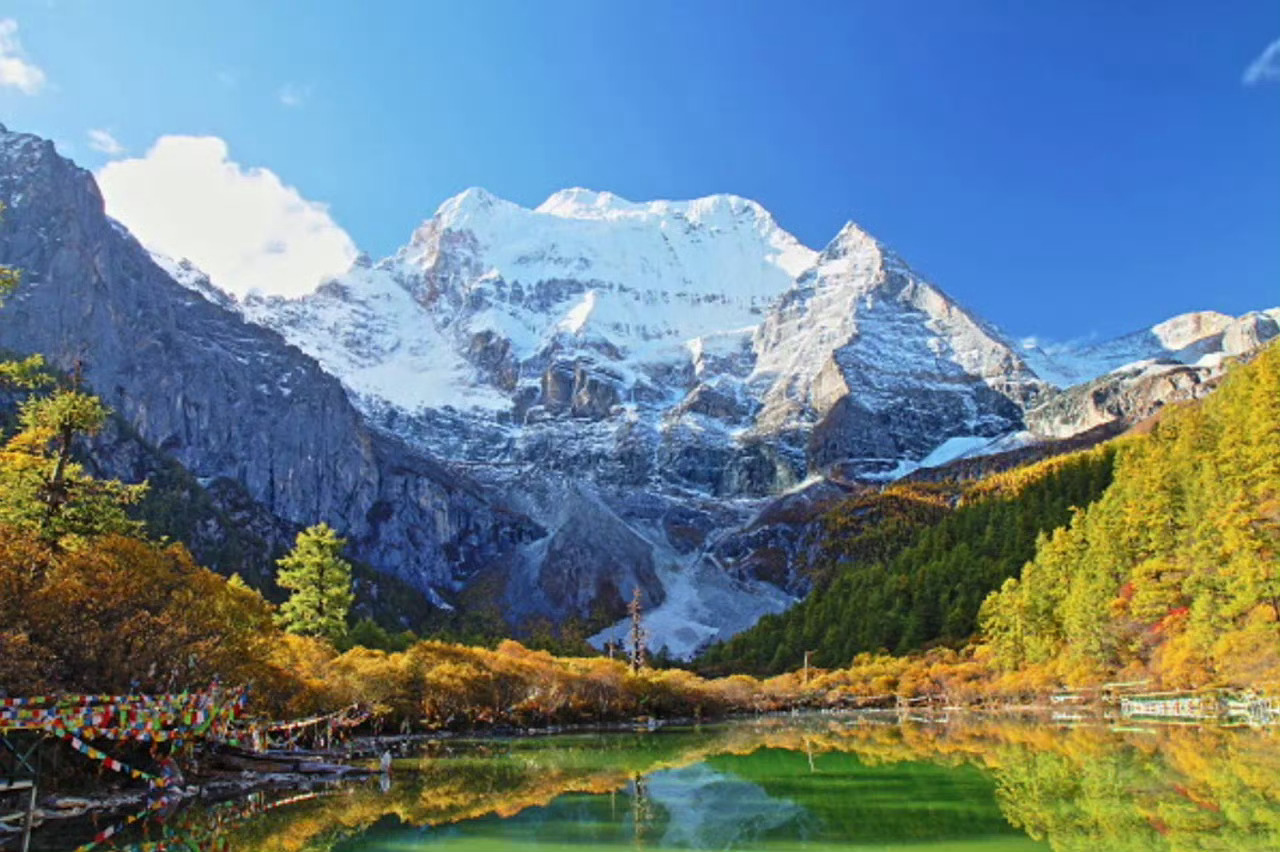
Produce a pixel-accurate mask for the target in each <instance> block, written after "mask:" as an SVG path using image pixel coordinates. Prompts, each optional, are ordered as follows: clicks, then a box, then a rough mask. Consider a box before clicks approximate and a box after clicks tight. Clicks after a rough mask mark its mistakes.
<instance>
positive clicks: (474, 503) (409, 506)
mask: <svg viewBox="0 0 1280 852" xmlns="http://www.w3.org/2000/svg"><path fill="white" fill-rule="evenodd" d="M0 200H2V201H3V202H4V204H5V207H6V209H5V212H4V217H3V220H0V264H3V265H7V266H13V267H17V268H18V269H20V270H21V271H22V276H23V280H22V285H21V287H20V288H19V290H18V292H17V293H16V294H15V295H14V296H13V297H12V298H11V299H10V300H9V302H8V303H7V304H6V306H5V307H4V309H3V313H0V347H3V348H5V349H8V350H12V351H16V352H40V353H43V354H45V355H46V356H47V357H48V358H49V359H50V360H51V361H52V362H53V363H54V364H55V365H57V366H59V367H61V368H64V369H69V368H71V367H72V366H73V365H76V364H81V365H83V370H84V375H85V377H86V378H87V379H88V381H89V383H90V384H91V386H92V387H93V388H94V389H95V391H97V392H98V393H99V394H100V395H101V396H102V397H103V398H104V399H105V400H106V402H107V403H108V404H109V405H110V406H111V407H112V408H113V409H114V410H115V411H117V412H118V413H119V414H120V415H122V416H123V417H124V418H125V420H127V421H128V423H130V424H131V425H132V426H133V428H135V429H136V430H137V431H138V432H139V433H140V434H141V435H142V436H143V437H144V438H145V439H146V440H147V441H148V442H150V443H151V444H153V445H155V446H157V447H159V448H160V449H161V450H163V451H165V452H167V453H169V454H170V455H172V456H173V457H174V458H176V459H177V460H179V461H180V462H181V463H182V464H183V465H184V466H185V467H186V468H187V469H188V470H190V471H191V472H192V473H194V474H195V475H196V476H198V477H201V478H206V479H208V480H213V479H218V478H226V479H229V480H233V481H235V482H238V483H240V484H242V485H243V486H244V488H245V489H246V490H247V492H248V493H249V494H250V495H251V496H252V497H253V498H254V499H255V500H257V501H259V502H260V503H261V504H262V505H263V506H264V507H265V508H266V509H267V510H269V511H270V512H271V513H272V514H274V515H276V516H278V517H280V518H282V519H285V520H287V521H290V522H293V523H311V522H314V521H317V520H321V519H324V520H328V521H329V522H330V523H332V524H334V525H335V526H336V527H338V528H339V529H341V530H342V531H343V532H344V533H346V534H348V535H350V536H351V537H352V538H353V540H354V544H355V552H356V554H357V555H358V556H360V557H361V558H363V559H366V560H368V561H369V562H371V563H373V564H375V565H379V566H382V567H384V568H385V567H391V566H394V567H395V570H396V571H397V573H400V574H401V575H402V576H404V577H407V578H410V579H412V580H414V581H415V582H416V583H417V584H418V585H419V586H420V587H422V588H428V587H432V586H443V587H447V586H448V585H450V584H453V583H456V582H458V581H460V580H461V579H462V578H463V577H465V575H466V573H467V571H468V570H469V569H470V568H471V567H472V566H475V565H477V564H479V563H481V562H483V561H485V560H496V559H502V558H503V557H504V554H506V553H508V552H509V551H511V550H512V549H513V547H514V546H515V545H517V544H519V543H520V542H522V541H525V540H527V539H530V538H533V537H536V536H537V535H539V534H540V530H539V529H538V527H537V526H536V525H535V524H532V523H531V522H529V521H528V519H526V518H524V517H522V516H520V515H518V514H516V513H512V512H510V511H507V510H505V509H504V508H503V507H502V506H501V505H500V504H499V503H497V502H495V501H492V500H490V499H489V498H488V497H487V496H486V495H485V494H484V493H483V492H482V491H481V489H479V488H478V487H477V486H476V485H475V484H474V483H472V482H470V481H469V480H468V479H467V478H466V477H465V476H462V475H460V474H458V473H456V472H452V471H449V470H447V469H445V468H444V467H442V466H441V465H439V464H438V463H436V462H434V461H432V460H430V459H428V458H426V457H425V456H423V455H422V454H421V453H419V452H417V451H415V450H413V449H411V448H409V447H407V446H405V445H404V444H403V443H402V442H401V441H399V440H397V439H395V438H393V437H391V436H389V435H386V434H384V433H381V432H378V431H375V430H371V429H369V428H368V427H367V426H366V425H365V423H364V420H363V418H362V416H361V414H360V413H359V412H358V411H357V410H356V409H355V408H354V407H353V406H352V404H351V402H350V401H349V400H348V398H347V394H346V392H345V391H344V390H343V388H342V386H341V384H340V383H339V382H338V381H337V380H336V379H334V378H333V377H331V376H329V375H327V374H326V373H325V372H324V371H322V370H321V369H320V368H319V367H318V365H317V364H316V363H315V361H313V360H312V359H311V358H310V357H308V356H306V355H304V354H303V353H302V352H300V351H298V350H297V349H296V348H294V347H292V346H290V345H288V344H287V343H286V342H285V341H284V340H282V339H281V338H280V337H279V335H277V334H275V333H274V332H272V331H270V330H268V329H264V328H261V327H259V326H255V325H253V324H250V323H247V322H246V321H245V320H244V319H243V318H242V317H241V316H240V315H239V314H238V313H237V312H235V311H232V310H228V309H227V308H226V307H224V306H223V305H220V304H217V303H215V302H213V301H210V300H209V299H207V298H206V297H205V296H203V295H201V294H199V293H196V292H193V291H192V290H191V289H189V288H188V287H186V286H183V285H182V284H179V283H177V282H176V281H175V280H174V279H173V278H172V277H171V276H170V275H169V274H168V273H166V271H165V270H163V269H162V268H161V267H160V266H158V265H157V264H156V263H155V262H154V261H153V259H152V258H151V256H150V255H149V254H148V253H147V252H146V251H145V250H144V249H143V248H142V247H141V246H140V245H139V244H138V243H137V242H136V241H135V240H134V239H133V238H132V237H131V236H130V235H129V234H128V233H127V232H126V231H125V230H124V229H123V228H122V227H120V226H119V225H118V224H116V223H114V222H112V221H110V220H109V219H108V218H107V217H106V216H105V215H104V213H103V203H102V198H101V196H100V195H99V193H98V190H97V188H96V186H95V184H94V181H93V178H92V176H91V175H90V174H89V173H88V172H86V171H84V170H82V169H79V168H77V167H75V166H74V165H73V164H72V163H70V162H69V161H67V160H65V159H63V158H61V157H60V156H58V155H57V154H56V153H55V151H54V149H53V145H52V143H50V142H47V141H43V140H40V139H38V138H36V137H33V136H27V135H22V134H15V133H9V132H7V131H4V130H3V129H0Z"/></svg>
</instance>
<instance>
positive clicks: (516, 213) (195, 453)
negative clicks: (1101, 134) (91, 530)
mask: <svg viewBox="0 0 1280 852" xmlns="http://www.w3.org/2000/svg"><path fill="white" fill-rule="evenodd" d="M0 202H3V204H4V206H5V210H4V216H3V219H0V266H11V267H15V268H18V269H20V270H22V275H23V279H22V284H21V287H20V288H19V290H18V291H17V292H16V293H15V294H14V295H13V297H12V298H11V299H10V301H9V302H8V304H7V305H6V307H5V312H6V321H5V322H4V323H0V349H4V350H9V351H12V352H16V353H36V352H39V353H44V354H45V355H46V356H48V357H49V358H50V360H51V361H52V362H53V363H54V364H55V365H56V366H57V367H59V368H61V369H63V370H67V371H72V370H80V371H82V372H83V376H84V378H85V379H86V381H87V382H88V384H89V385H90V386H91V387H92V389H93V390H94V391H95V392H96V393H97V394H99V395H100V396H101V397H102V398H103V399H104V401H105V402H106V403H107V404H108V405H109V406H110V407H111V408H112V409H113V410H114V411H115V412H116V413H117V414H118V415H119V422H118V424H117V426H116V427H115V428H114V429H113V430H109V432H108V433H107V434H104V435H103V436H101V437H100V438H99V439H98V441H99V443H100V444H101V446H100V447H98V452H96V453H95V457H96V458H98V459H100V460H105V462H104V463H105V464H106V465H107V466H108V467H109V468H110V470H109V471H108V472H109V473H111V474H112V475H114V476H119V477H121V478H124V479H126V480H132V481H138V480H140V479H143V478H147V477H148V476H154V475H155V473H156V471H157V470H159V469H161V468H162V467H163V465H165V464H172V463H174V462H176V463H178V464H180V465H181V466H182V468H185V470H186V471H188V472H189V473H190V474H191V476H192V477H194V480H193V481H192V482H193V484H192V485H191V486H190V488H189V491H191V492H192V493H196V492H198V497H199V500H200V501H204V502H205V503H208V504H210V505H212V506H214V507H215V509H216V511H215V512H212V514H210V515H209V518H216V517H219V516H224V515H227V514H228V513H229V514H232V515H235V516H236V517H237V518H238V519H239V520H240V522H241V523H242V524H243V523H246V522H247V521H246V519H250V520H252V526H253V527H254V528H255V529H256V530H257V531H258V532H259V534H260V535H261V537H262V538H263V540H264V541H265V542H266V546H267V547H268V548H269V549H270V548H274V547H277V546H278V545H280V544H282V543H283V542H285V541H287V540H288V538H289V536H290V535H291V533H292V532H293V531H296V529H297V528H299V527H301V526H303V525H306V524H309V523H312V522H314V521H317V520H324V521H327V522H328V523H330V524H332V525H333V526H334V527H335V528H336V529H337V530H338V531H339V532H340V533H342V534H343V535H345V536H348V537H349V538H350V540H351V542H352V553H353V554H354V555H355V556H356V557H358V558H359V559H360V560H362V561H363V562H365V563H367V564H368V565H369V566H372V568H374V569H376V571H377V572H381V574H383V575H389V576H390V577H394V578H396V579H397V580H398V581H399V582H398V583H397V584H396V585H397V587H399V588H402V587H404V586H405V585H407V586H409V587H411V588H412V589H413V590H416V592H417V593H419V594H420V597H417V598H416V599H415V598H412V597H410V598H408V599H407V600H409V601H410V602H409V603H407V604H404V606H406V607H408V608H411V609H412V608H416V609H419V610H426V609H429V608H435V609H437V610H444V611H449V610H463V611H467V610H475V609H480V608H488V609H491V610H494V611H496V612H497V613H498V614H499V615H500V616H501V618H502V619H504V620H505V621H506V622H507V623H508V624H509V625H510V626H511V627H512V628H513V629H515V630H517V631H519V630H520V629H523V628H525V627H527V626H528V625H530V624H533V623H535V622H539V621H542V622H550V623H564V622H566V621H568V620H571V619H574V620H577V621H579V622H581V623H583V624H588V625H590V626H591V631H594V635H593V636H592V641H593V642H594V643H595V644H597V645H601V644H603V643H604V642H605V641H608V640H611V639H619V638H621V636H622V634H623V632H624V630H625V629H626V623H625V621H623V620H622V619H623V616H624V615H625V611H626V604H627V601H628V600H629V599H630V597H631V595H632V591H633V589H635V588H639V589H640V590H641V594H642V598H643V602H644V607H645V609H646V611H647V616H646V622H645V623H646V629H647V630H648V631H649V632H650V633H651V647H653V648H654V649H655V650H661V649H665V650H666V651H667V652H669V653H670V654H671V655H672V656H675V657H689V656H690V655H692V654H693V653H695V652H696V651H697V650H698V649H700V648H702V647H704V646H706V645H708V644H709V643H711V642H713V641H715V640H718V639H723V638H726V637H728V636H730V635H733V634H735V633H738V632H740V631H743V630H745V629H746V628H748V627H750V626H751V625H752V624H754V623H755V622H756V621H757V620H758V619H759V618H760V617H761V616H763V615H764V614H766V613H774V612H780V611H782V610H784V609H786V608H787V607H789V606H790V605H791V604H793V603H795V602H796V601H797V600H798V599H799V598H800V597H802V596H803V595H804V593H805V592H806V591H807V584H808V582H809V580H808V578H807V575H806V574H805V572H804V571H803V570H802V566H803V563H804V560H805V558H806V548H807V547H809V545H810V536H809V533H808V530H809V529H810V524H809V522H810V521H811V520H812V519H813V518H815V517H816V516H817V515H818V514H819V513H820V512H821V511H822V510H823V508H824V507H825V506H829V505H830V504H831V503H832V502H833V501H835V500H838V499H840V498H843V497H846V496H848V495H851V494H856V493H858V492H860V491H863V490H866V489H871V488H875V487H878V486H879V485H882V484H884V483H887V482H890V481H893V480H896V479H900V478H902V477H915V478H929V477H934V476H939V475H942V474H941V473H939V472H940V471H944V472H945V471H947V470H957V469H981V470H997V469H1000V468H1001V466H1002V465H1010V464H1013V463H1014V460H1016V461H1018V462H1021V461H1024V460H1026V459H1027V458H1030V457H1037V456H1044V455H1050V454H1053V453H1055V452H1058V451H1060V450H1061V449H1063V448H1067V447H1079V446H1085V445H1088V444H1090V443H1096V442H1098V441H1101V440H1103V439H1105V438H1108V437H1111V436H1113V435H1116V434H1118V433H1119V432H1121V431H1124V430H1125V429H1127V428H1129V427H1130V426H1132V425H1133V424H1135V423H1138V422H1139V421H1142V420H1144V419H1146V418H1148V417H1150V416H1152V415H1153V414H1155V413H1156V412H1157V411H1158V410H1159V409H1161V408H1162V407H1163V406H1166V405H1169V404H1170V403H1175V402H1180V401H1186V400H1192V399H1196V398H1199V397H1201V396H1203V395H1205V394H1206V393H1207V392H1209V391H1210V390H1211V389H1212V388H1213V387H1214V385H1215V384H1216V382H1217V380H1218V379H1219V378H1220V376H1221V375H1222V373H1223V371H1224V365H1225V362H1226V360H1227V359H1229V358H1231V357H1233V356H1247V355H1248V354H1249V353H1250V352H1252V351H1254V350H1255V349H1257V348H1258V347H1259V346H1260V345H1261V344H1263V343H1265V342H1266V341H1268V340H1270V339H1272V338H1274V337H1276V336H1277V335H1278V334H1280V309H1274V308H1273V309H1270V310H1261V311H1258V312H1255V313H1250V314H1246V315H1244V316H1241V317H1230V316H1226V315H1223V314H1220V313H1214V312H1211V311H1205V312H1199V313H1192V314H1185V315H1181V316H1177V317H1173V318H1171V319H1166V320H1164V321H1163V322H1160V323H1158V324H1156V325H1154V326H1152V327H1151V328H1149V329H1145V330H1141V331H1137V332H1135V333H1133V334H1129V335H1126V336H1124V337H1121V338H1119V339H1116V340H1109V341H1101V342H1099V341H1090V342H1088V343H1062V344H1047V343H1044V342H1042V341H1034V340H1031V339H1028V340H1025V341H1024V340H1018V339H1014V338H1011V337H1009V336H1007V335H1005V334H1004V333H1002V332H1001V331H1000V330H998V329H996V328H995V327H993V326H992V325H991V324H989V323H987V322H984V321H983V320H982V319H981V318H979V317H977V316H974V315H973V314H971V313H970V312H968V311H967V310H966V309H965V308H964V307H963V306H961V305H960V304H958V303H957V302H956V301H955V300H953V299H952V298H951V297H949V296H948V295H947V294H946V293H945V292H943V291H942V290H940V289H939V288H938V287H936V286H934V285H933V284H932V283H930V282H929V281H927V280H926V279H925V278H924V277H923V276H922V275H921V274H920V273H918V272H917V271H915V270H913V269H912V268H911V266H910V265H909V264H908V262H907V261H906V260H905V259H903V258H902V257H900V256H898V255H897V254H895V253H894V252H893V251H892V250H891V249H889V248H888V247H886V246H885V245H883V244H882V243H880V242H879V241H878V240H876V238H875V237H873V236H872V235H870V234H868V233H866V232H865V231H863V230H862V229H861V228H859V227H858V226H856V225H854V224H853V223H849V224H847V225H845V227H844V228H843V229H841V230H840V232H839V233H838V234H836V235H835V236H834V237H833V238H832V240H831V241H830V242H829V243H828V244H827V245H826V246H824V247H821V249H816V248H811V247H807V246H805V245H802V244H801V243H800V242H799V241H798V240H797V239H796V238H795V237H793V236H792V235H791V234H789V233H787V232H786V231H785V230H784V229H783V228H782V227H781V226H780V225H779V224H778V223H777V222H776V221H775V220H774V218H773V217H772V216H771V215H770V214H769V212H768V211H766V210H765V209H763V208H762V207H761V206H760V205H758V204H756V203H755V202H752V201H749V200H746V199H743V198H739V197H736V196H732V195H715V196H709V197H706V198H700V199H696V200H692V201H680V202H673V201H654V202H645V203H634V202H629V201H626V200H624V199H621V198H619V197H617V196H614V195H611V194H609V193H607V192H593V191H589V190H584V189H569V190H564V191H561V192H557V193H555V194H554V195H552V196H551V197H550V198H548V199H547V200H546V201H545V202H543V203H542V204H541V205H539V206H538V207H536V208H534V209H526V208H524V207H520V206H518V205H516V204H513V203H511V202H508V201H504V200H502V199H500V198H496V197H494V196H493V195H490V194H489V193H487V192H485V191H484V190H480V189H471V190H467V191H466V192H463V193H462V194H460V195H458V196H456V197H454V198H452V199H449V200H448V201H446V202H445V203H444V204H442V205H440V207H439V208H438V209H437V210H436V212H435V214H434V215H432V216H431V217H430V218H429V219H427V220H426V221H425V222H423V223H422V224H421V225H419V226H418V228H417V229H416V230H415V231H413V233H412V234H411V235H410V237H409V240H408V242H407V244H406V245H405V246H404V247H403V248H401V249H400V250H399V251H398V252H396V253H395V254H394V255H393V256H391V257H388V258H385V259H382V260H378V261H374V260H372V259H370V258H368V257H363V256H362V257H361V258H359V259H358V260H357V261H356V263H355V264H354V266H353V267H352V268H351V269H350V271H348V272H347V273H346V274H344V275H342V276H341V277H339V278H336V279H333V280H329V281H325V282H323V283H321V284H320V285H319V286H318V287H317V289H316V290H315V291H314V292H312V293H310V294H308V295H306V296H303V297H301V298H296V299H285V298H280V297H260V296H250V297H248V298H245V299H242V300H237V299H235V298H233V297H231V296H230V295H228V294H227V293H226V292H224V291H223V290H221V289H220V288H219V287H218V282H216V281H210V280H209V278H208V277H207V276H206V275H204V274H203V273H201V272H200V271H199V270H198V269H196V268H195V267H193V266H192V265H191V264H190V263H188V262H186V261H184V260H181V259H171V258H167V257H163V256H158V255H155V254H153V253H151V252H149V251H148V250H147V249H146V248H145V247H144V246H143V245H142V244H140V243H139V242H138V241H137V240H136V239H135V238H134V237H133V236H131V235H130V234H129V232H128V231H127V230H126V229H125V228H124V227H123V226H121V225H120V224H119V223H117V222H115V221H113V220H111V219H110V218H109V217H108V216H107V215H106V214H105V213H104V205H103V200H102V197H101V195H100V194H99V192H98V189H97V187H96V185H95V183H94V179H93V176H92V175H91V174H90V173H89V172H87V171H85V170H83V169H81V168H78V167H77V166H75V165H74V164H73V163H71V162H70V161H69V160H67V159H65V158H63V157H61V156H59V155H58V154H57V153H56V151H55V149H54V146H53V144H52V143H51V142H48V141H45V140H42V139H40V138H37V137H35V136H30V135H25V134H20V133H13V132H9V131H7V130H5V129H4V128H3V127H0ZM1154 318H1155V317H1153V319H1154ZM189 499H190V500H195V499H196V498H195V497H189ZM219 513H221V515H219ZM210 525H212V526H210ZM214 527H216V523H215V521H214V520H207V521H204V522H201V523H197V524H192V525H191V528H190V529H189V530H187V533H188V534H189V536H190V538H191V539H192V540H191V541H190V542H189V543H190V544H191V545H192V546H193V548H195V549H196V550H197V552H198V553H199V548H200V544H201V541H212V540H213V539H215V538H217V537H218V530H217V529H215V528H214ZM228 558H229V559H230V558H231V557H228ZM238 558H241V559H244V558H247V557H244V556H243V555H242V556H240V557H238ZM232 563H234V559H232ZM219 567H221V568H223V569H224V570H228V571H229V570H233V569H235V570H239V569H241V567H242V566H240V565H239V564H228V563H226V562H225V561H224V563H223V564H222V565H220V566H219ZM250 573H252V572H250ZM387 582H388V583H389V582H390V581H387ZM365 593H366V595H370V596H372V597H375V598H376V597H377V596H378V595H379V594H381V595H383V596H386V595H388V594H390V592H389V591H388V588H387V587H386V584H379V583H378V582H371V583H369V587H368V588H367V589H366V590H365ZM418 614H420V613H418ZM406 617H407V613H406Z"/></svg>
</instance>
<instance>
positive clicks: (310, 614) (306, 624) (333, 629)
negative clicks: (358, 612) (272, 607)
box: [276, 523, 353, 642]
mask: <svg viewBox="0 0 1280 852" xmlns="http://www.w3.org/2000/svg"><path fill="white" fill-rule="evenodd" d="M346 544H347V541H346V539H344V538H340V537H339V536H338V534H337V533H336V532H334V531H333V528H332V527H330V526H329V525H328V524H325V523H319V524H316V525H315V526H312V527H308V528H307V529H305V530H303V531H302V532H300V533H298V540H297V542H296V543H295V544H294V547H293V550H292V551H290V552H289V554H288V555H287V556H285V557H284V558H282V559H280V560H279V561H278V562H277V563H276V564H277V565H279V566H280V572H279V574H277V575H276V582H277V583H279V584H280V586H281V587H282V588H285V589H289V590H290V591H291V592H292V593H293V594H291V595H290V596H289V599H288V600H287V601H285V602H284V604H283V605H282V606H281V607H280V616H279V621H280V624H281V626H283V627H284V629H285V630H287V631H288V632H290V633H298V634H302V635H304V636H321V637H324V638H326V639H329V640H330V641H334V642H336V641H338V640H339V639H341V638H342V637H343V636H344V635H345V634H346V632H347V611H348V610H350V609H351V602H352V599H353V595H352V592H351V563H350V562H348V561H347V560H345V559H343V558H342V549H343V548H344V547H346Z"/></svg>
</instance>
